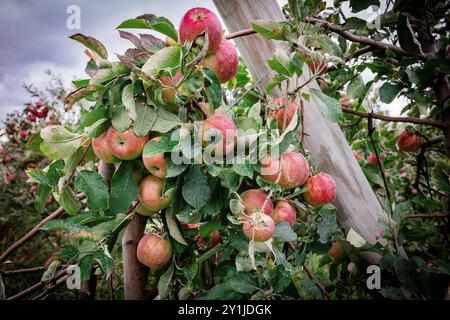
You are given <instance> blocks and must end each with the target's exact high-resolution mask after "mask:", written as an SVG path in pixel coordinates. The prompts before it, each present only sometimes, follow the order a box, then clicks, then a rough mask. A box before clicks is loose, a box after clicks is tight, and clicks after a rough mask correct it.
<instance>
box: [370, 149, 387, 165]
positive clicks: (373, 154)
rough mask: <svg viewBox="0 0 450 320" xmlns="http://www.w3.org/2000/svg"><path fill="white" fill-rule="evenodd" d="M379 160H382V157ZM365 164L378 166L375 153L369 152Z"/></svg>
mask: <svg viewBox="0 0 450 320" xmlns="http://www.w3.org/2000/svg"><path fill="white" fill-rule="evenodd" d="M380 160H383V157H380ZM367 162H368V163H370V164H375V165H378V160H377V156H376V154H375V153H373V152H371V153H370V154H369V156H368V157H367Z"/></svg>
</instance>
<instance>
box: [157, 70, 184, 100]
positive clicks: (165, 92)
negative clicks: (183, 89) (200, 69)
mask: <svg viewBox="0 0 450 320" xmlns="http://www.w3.org/2000/svg"><path fill="white" fill-rule="evenodd" d="M182 76H183V74H182V73H181V70H178V72H177V73H176V74H175V76H173V77H171V76H161V77H160V78H159V81H161V83H162V85H163V87H162V98H163V100H164V101H165V102H167V103H168V104H171V105H174V104H175V99H176V94H177V89H176V88H175V86H176V84H177V82H178V81H179V80H180V79H181V77H182Z"/></svg>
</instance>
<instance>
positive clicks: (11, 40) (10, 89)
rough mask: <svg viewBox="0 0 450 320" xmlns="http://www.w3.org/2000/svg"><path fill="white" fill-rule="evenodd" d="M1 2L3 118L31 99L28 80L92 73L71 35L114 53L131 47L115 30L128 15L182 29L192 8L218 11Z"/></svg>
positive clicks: (204, 1)
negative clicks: (71, 22)
mask: <svg viewBox="0 0 450 320" xmlns="http://www.w3.org/2000/svg"><path fill="white" fill-rule="evenodd" d="M278 2H279V3H280V4H284V3H286V2H287V1H286V0H278ZM70 5H77V6H79V8H80V9H81V29H80V30H70V29H68V28H67V27H66V20H67V18H68V16H69V14H68V13H66V11H67V8H68V7H69V6H70ZM0 6H1V10H0V44H1V45H0V66H1V71H0V121H1V120H3V119H4V118H5V115H6V114H7V113H8V112H11V111H12V110H14V109H16V108H20V107H21V103H23V102H25V101H27V100H28V98H29V96H28V95H27V93H26V92H25V90H24V89H23V88H22V83H24V82H25V83H32V84H35V85H37V86H38V87H39V88H41V89H44V88H45V87H46V83H47V82H48V80H49V78H48V76H47V75H45V73H44V72H45V71H46V70H48V69H50V70H52V71H53V72H54V73H56V74H61V75H62V77H63V79H64V80H65V81H66V83H67V84H69V83H70V81H71V80H72V79H75V78H85V77H86V75H85V74H84V67H85V65H86V62H87V57H86V56H85V55H84V54H83V51H84V47H83V46H82V45H81V44H79V43H77V42H75V41H73V40H71V39H69V38H68V35H71V34H73V33H77V32H80V33H83V34H85V35H90V36H93V37H95V38H97V39H99V40H101V41H102V42H103V43H104V44H105V46H106V48H107V49H108V52H109V54H110V56H113V54H114V53H123V52H124V51H125V50H126V49H127V48H129V47H130V43H129V42H128V41H127V40H125V39H121V38H120V37H119V34H118V32H117V31H116V30H114V29H115V27H117V26H118V25H119V24H120V23H121V22H122V21H124V20H126V19H129V18H134V17H136V16H138V15H141V14H143V13H153V14H156V15H159V16H165V17H167V18H168V19H170V20H171V21H172V22H173V23H174V24H175V26H176V27H177V26H178V24H179V21H180V19H181V17H182V15H183V14H184V13H185V12H186V11H187V10H188V9H190V8H192V7H195V6H202V7H206V8H209V9H211V10H213V11H215V8H214V4H213V3H212V1H211V0H197V1H194V0H153V1H152V0H108V1H104V0H103V1H100V0H20V1H17V0H0ZM0 126H2V124H0Z"/></svg>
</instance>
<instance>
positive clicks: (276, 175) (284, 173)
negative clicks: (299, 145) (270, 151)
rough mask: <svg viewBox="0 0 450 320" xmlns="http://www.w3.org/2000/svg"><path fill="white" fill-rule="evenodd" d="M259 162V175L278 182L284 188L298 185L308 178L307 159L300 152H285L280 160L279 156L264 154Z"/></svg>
mask: <svg viewBox="0 0 450 320" xmlns="http://www.w3.org/2000/svg"><path fill="white" fill-rule="evenodd" d="M261 164H262V167H261V176H262V177H263V178H264V180H266V181H267V182H269V183H278V185H280V187H282V188H284V189H292V188H296V187H299V186H301V185H303V184H304V183H305V182H306V180H308V176H309V166H308V161H307V160H306V159H305V157H304V156H303V155H302V154H301V153H300V152H297V151H290V152H285V153H284V154H283V155H282V156H281V161H280V158H275V157H269V156H266V157H265V158H264V160H263V161H262V163H261Z"/></svg>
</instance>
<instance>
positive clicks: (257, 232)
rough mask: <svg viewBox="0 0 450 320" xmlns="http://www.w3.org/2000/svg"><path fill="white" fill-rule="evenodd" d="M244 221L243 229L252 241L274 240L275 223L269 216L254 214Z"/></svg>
mask: <svg viewBox="0 0 450 320" xmlns="http://www.w3.org/2000/svg"><path fill="white" fill-rule="evenodd" d="M242 220H243V224H242V229H243V231H244V234H245V236H246V237H247V238H249V239H250V240H254V241H257V242H264V241H267V240H269V239H270V238H272V236H273V234H274V233H275V223H274V222H273V219H272V218H271V217H270V216H268V215H267V214H264V213H260V212H253V213H251V214H249V215H248V216H247V217H245V218H243V219H242Z"/></svg>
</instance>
